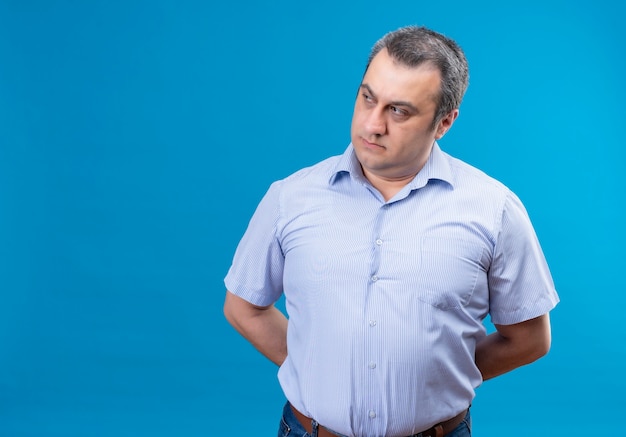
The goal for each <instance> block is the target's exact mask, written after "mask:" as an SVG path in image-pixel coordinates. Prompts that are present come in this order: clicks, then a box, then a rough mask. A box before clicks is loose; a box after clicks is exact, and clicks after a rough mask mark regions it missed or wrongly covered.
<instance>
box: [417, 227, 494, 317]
mask: <svg viewBox="0 0 626 437" xmlns="http://www.w3.org/2000/svg"><path fill="white" fill-rule="evenodd" d="M482 252H483V247H482V246H480V245H479V244H476V243H472V242H470V241H466V240H463V239H457V238H445V237H444V238H442V237H432V236H429V237H423V238H422V242H421V248H420V255H421V258H422V259H421V263H420V275H419V281H418V282H419V293H418V298H419V299H420V300H421V301H423V302H426V303H428V304H430V305H432V306H434V307H437V308H439V309H442V310H451V309H455V308H461V307H464V306H466V305H467V304H468V302H469V301H470V299H471V297H472V294H473V293H474V290H475V289H476V284H477V282H478V277H479V275H480V274H481V272H483V270H482V268H481V265H482V264H481V258H482Z"/></svg>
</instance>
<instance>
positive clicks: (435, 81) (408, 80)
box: [363, 49, 441, 105]
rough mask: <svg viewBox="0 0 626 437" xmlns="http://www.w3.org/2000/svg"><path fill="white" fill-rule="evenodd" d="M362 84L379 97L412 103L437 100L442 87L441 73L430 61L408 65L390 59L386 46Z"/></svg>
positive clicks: (373, 62)
mask: <svg viewBox="0 0 626 437" xmlns="http://www.w3.org/2000/svg"><path fill="white" fill-rule="evenodd" d="M363 85H367V86H368V87H369V88H370V89H371V90H372V91H373V92H374V93H375V94H376V97H377V98H379V99H387V100H389V101H394V100H409V101H411V102H413V103H414V104H416V105H417V104H425V103H428V102H433V103H434V102H436V101H437V100H438V96H439V92H440V90H441V74H440V72H439V70H438V69H437V68H436V67H435V66H434V65H433V64H431V63H425V64H421V65H418V66H417V67H409V66H406V65H403V64H401V63H399V62H398V61H396V60H395V59H393V58H392V57H391V56H390V55H389V53H388V52H387V50H386V49H383V50H381V51H380V52H379V53H378V54H376V56H374V59H372V62H371V63H370V65H369V67H368V68H367V71H366V72H365V75H364V76H363Z"/></svg>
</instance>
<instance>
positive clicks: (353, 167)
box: [328, 142, 454, 190]
mask: <svg viewBox="0 0 626 437" xmlns="http://www.w3.org/2000/svg"><path fill="white" fill-rule="evenodd" d="M344 174H348V175H350V176H352V178H354V179H356V180H359V181H364V180H365V176H364V175H363V170H362V169H361V164H359V161H358V159H357V157H356V153H354V148H353V146H352V144H350V145H349V146H348V148H347V149H346V151H345V152H344V153H343V155H341V157H340V159H339V161H338V162H337V165H336V166H335V169H334V171H333V172H332V174H331V176H330V179H329V181H328V183H329V184H330V185H332V184H334V183H335V182H336V181H337V180H339V179H340V178H341V177H342V175H344ZM431 179H436V180H441V181H444V182H446V183H448V184H450V186H451V187H454V178H453V175H452V169H451V168H450V163H449V161H448V159H446V154H445V153H444V152H443V151H442V150H441V148H440V147H439V145H438V144H437V143H436V142H435V144H434V145H433V149H432V151H431V152H430V156H429V157H428V161H426V164H425V165H424V167H423V168H422V169H421V170H420V171H419V173H418V174H417V175H416V176H415V177H414V178H413V180H412V181H411V182H409V187H410V189H411V190H415V189H418V188H422V187H424V186H425V185H426V184H427V183H428V181H430V180H431Z"/></svg>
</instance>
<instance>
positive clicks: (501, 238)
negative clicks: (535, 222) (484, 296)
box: [489, 192, 559, 325]
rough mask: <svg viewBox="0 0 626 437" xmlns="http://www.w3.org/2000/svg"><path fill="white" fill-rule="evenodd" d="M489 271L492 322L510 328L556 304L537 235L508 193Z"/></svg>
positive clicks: (521, 209)
mask: <svg viewBox="0 0 626 437" xmlns="http://www.w3.org/2000/svg"><path fill="white" fill-rule="evenodd" d="M500 225H501V226H500V232H499V234H498V238H497V241H496V245H495V249H494V251H495V253H494V256H493V262H492V264H491V267H490V269H489V306H490V313H491V320H492V322H493V323H496V324H501V325H510V324H514V323H520V322H523V321H526V320H530V319H532V318H535V317H539V316H541V315H543V314H545V313H547V312H549V311H550V310H552V309H553V308H554V307H555V306H556V304H557V303H558V302H559V298H558V295H557V293H556V290H555V287H554V282H553V280H552V276H551V274H550V270H549V268H548V264H547V262H546V259H545V256H544V254H543V251H542V250H541V247H540V245H539V241H538V239H537V235H536V233H535V230H534V229H533V226H532V224H531V222H530V218H529V217H528V213H527V212H526V209H525V208H524V206H523V205H522V203H521V201H520V200H519V199H518V198H517V196H515V195H514V194H513V193H511V192H509V194H508V196H507V198H506V201H505V204H504V208H503V211H502V216H501V223H500Z"/></svg>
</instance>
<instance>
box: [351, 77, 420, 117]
mask: <svg viewBox="0 0 626 437" xmlns="http://www.w3.org/2000/svg"><path fill="white" fill-rule="evenodd" d="M360 88H361V89H365V90H366V91H367V92H368V93H369V94H371V96H372V97H374V98H375V99H376V98H377V97H376V93H375V92H374V91H373V90H372V88H370V86H369V85H368V84H366V83H362V84H361V86H360ZM389 105H390V106H405V107H407V108H409V109H411V110H413V111H415V112H418V111H417V108H416V107H415V105H413V103H411V102H406V101H404V100H396V101H393V102H390V103H389Z"/></svg>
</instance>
